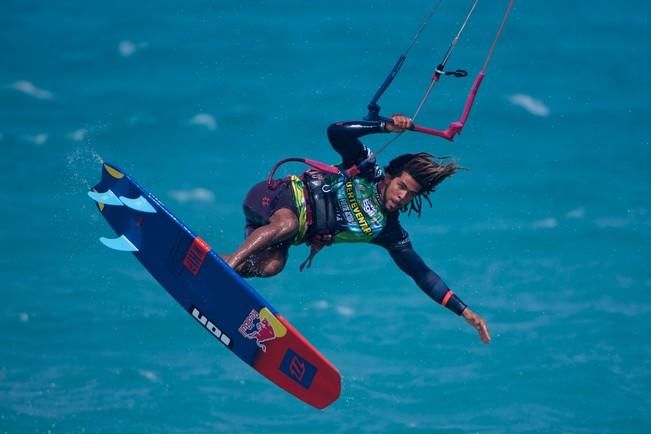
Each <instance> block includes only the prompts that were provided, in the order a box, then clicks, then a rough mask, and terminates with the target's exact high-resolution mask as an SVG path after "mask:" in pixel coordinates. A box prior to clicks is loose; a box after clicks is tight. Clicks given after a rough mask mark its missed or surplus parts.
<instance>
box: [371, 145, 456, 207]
mask: <svg viewBox="0 0 651 434" xmlns="http://www.w3.org/2000/svg"><path fill="white" fill-rule="evenodd" d="M459 169H463V168H462V167H459V166H457V164H456V162H455V161H452V160H450V159H449V157H439V158H437V157H435V156H433V155H432V154H428V153H427V152H419V153H417V154H404V155H400V156H399V157H396V158H394V159H393V160H391V161H390V162H389V165H388V166H387V167H385V168H384V171H385V172H386V173H387V174H389V175H390V176H392V177H395V176H400V174H401V173H403V172H408V173H409V174H410V175H411V176H412V177H413V178H414V179H415V180H416V182H418V183H419V184H420V186H421V190H420V191H419V192H418V193H417V194H416V196H414V199H413V200H412V201H411V202H410V203H409V204H407V205H405V206H404V207H402V208H401V209H400V211H401V212H406V211H409V214H408V215H411V212H412V211H413V212H415V213H416V215H418V217H420V213H421V211H422V208H423V199H425V200H426V201H427V203H429V206H430V208H431V207H432V201H430V199H429V195H430V193H432V192H433V191H434V190H435V189H436V186H437V185H439V184H440V183H441V182H443V180H444V179H445V178H447V177H448V176H452V175H454V174H455V173H456V171H457V170H459Z"/></svg>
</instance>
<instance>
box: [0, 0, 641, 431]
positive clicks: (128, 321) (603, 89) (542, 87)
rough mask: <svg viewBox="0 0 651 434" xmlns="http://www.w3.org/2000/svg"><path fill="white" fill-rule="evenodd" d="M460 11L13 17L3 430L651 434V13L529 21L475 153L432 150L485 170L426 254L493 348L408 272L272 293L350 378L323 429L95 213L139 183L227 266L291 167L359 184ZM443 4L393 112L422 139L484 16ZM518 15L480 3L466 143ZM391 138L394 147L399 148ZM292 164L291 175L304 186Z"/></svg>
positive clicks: (445, 108) (448, 110) (30, 9)
mask: <svg viewBox="0 0 651 434" xmlns="http://www.w3.org/2000/svg"><path fill="white" fill-rule="evenodd" d="M434 3H435V2H422V1H416V0H405V1H401V2H389V1H386V0H376V1H367V0H363V1H355V2H352V1H342V0H332V1H329V2H305V1H298V0H293V1H262V0H252V1H248V2H226V1H216V0H215V1H213V0H211V1H187V2H175V1H140V2H132V1H125V0H114V1H110V2H99V1H79V0H71V1H66V2H52V1H33V0H26V1H15V0H9V1H5V2H3V4H2V7H1V8H0V9H1V10H2V13H0V29H1V30H0V53H2V54H1V55H2V61H1V65H2V67H0V150H1V153H0V177H1V178H0V179H1V180H2V182H1V183H0V200H1V203H2V205H1V211H0V243H1V244H0V245H1V246H2V253H0V432H2V433H4V432H7V433H46V432H52V433H95V432H99V433H122V432H147V433H150V432H151V433H212V432H226V433H231V432H238V433H239V432H244V433H254V432H255V433H303V432H315V433H320V432H325V433H357V432H390V433H396V432H408V433H409V432H414V433H416V432H418V433H420V432H423V433H430V432H442V433H467V432H481V433H501V432H529V433H539V432H543V433H544V432H567V433H601V432H603V433H608V432H621V433H643V432H651V412H650V411H649V408H651V174H650V173H651V172H650V169H649V168H650V167H651V148H650V146H649V133H650V128H649V120H650V119H651V102H650V101H651V99H650V97H651V90H650V89H651V80H650V79H649V71H650V70H651V56H650V55H649V47H650V46H651V26H650V23H649V17H650V16H651V6H650V5H649V2H647V1H641V0H637V1H629V2H626V3H620V2H613V1H594V2H587V1H565V0H563V1H562V0H548V1H545V2H542V1H535V2H534V1H525V0H522V1H520V2H517V3H516V5H515V7H514V9H513V11H512V14H511V18H510V20H509V22H508V24H507V26H506V29H505V30H504V33H503V35H502V39H501V40H500V43H499V45H498V46H497V49H496V51H495V55H494V57H493V59H492V61H491V63H490V65H489V68H488V71H487V76H486V78H485V80H484V82H483V84H482V87H481V89H480V91H479V95H478V97H477V101H476V104H475V106H474V108H473V111H472V114H471V116H470V120H469V122H468V124H467V125H466V128H465V129H464V131H463V134H462V135H461V136H459V137H457V138H456V140H455V141H454V143H449V142H446V141H444V140H441V139H438V138H434V137H430V136H425V135H420V134H416V133H406V134H404V135H403V136H402V137H401V138H400V139H399V140H397V141H396V142H395V143H393V144H392V145H391V146H389V147H388V148H387V150H386V151H384V152H383V153H381V154H380V155H379V159H380V160H381V161H383V162H388V160H389V159H391V158H393V157H395V156H397V155H399V154H401V153H404V152H415V151H430V152H433V153H436V154H438V155H448V156H452V157H454V158H455V159H456V160H457V161H458V162H459V164H461V165H463V166H464V167H466V168H468V169H469V170H467V171H463V172H460V173H458V174H457V175H456V176H454V177H453V178H451V179H450V180H447V181H446V182H445V183H443V184H442V185H441V186H440V188H439V189H438V191H437V192H436V193H435V194H433V195H432V202H433V207H432V208H431V209H430V208H429V207H426V208H425V210H424V212H423V216H422V217H421V218H420V219H419V218H416V217H415V216H411V217H408V218H407V217H406V216H404V217H403V219H402V222H403V225H404V226H405V228H406V229H407V230H408V231H409V233H410V235H411V237H412V239H413V242H414V246H415V248H416V250H417V251H418V252H419V253H420V254H421V255H422V256H423V258H424V259H425V261H426V262H427V263H428V264H429V265H430V266H431V267H432V268H433V269H434V270H435V271H436V272H437V273H438V274H440V275H441V276H442V277H443V279H444V280H445V281H446V282H447V284H448V285H449V286H450V287H451V288H453V289H454V291H455V292H456V293H457V294H459V296H460V297H461V298H462V299H463V300H464V301H465V302H466V303H467V304H468V305H469V306H470V307H471V308H472V309H473V310H474V311H476V312H477V313H478V314H480V315H482V316H483V317H484V318H485V319H486V320H487V322H488V325H489V328H490V331H491V334H492V337H493V341H492V343H491V344H490V345H483V344H482V343H481V342H480V340H479V338H478V336H477V335H476V333H475V331H474V330H473V329H472V328H470V327H469V326H468V325H466V324H465V323H464V321H463V320H462V319H460V318H458V317H456V316H455V315H454V314H452V313H451V312H449V311H447V310H446V309H444V308H442V307H440V306H439V305H437V304H436V303H434V302H433V301H432V300H430V299H429V298H428V297H427V296H425V295H424V294H423V293H422V292H421V291H420V290H419V289H418V287H416V286H415V284H414V283H413V282H412V281H411V280H410V279H409V278H407V277H406V276H405V275H403V274H402V273H401V272H400V271H399V270H398V269H397V267H395V266H394V265H393V262H392V261H391V259H390V257H389V256H388V255H387V254H386V252H385V251H383V250H382V249H380V248H377V247H372V246H368V245H340V246H335V247H332V248H328V249H326V250H325V251H324V252H322V253H321V254H319V255H318V256H317V258H316V259H315V261H314V264H313V267H312V268H311V269H310V270H308V271H306V272H303V273H300V272H299V271H298V265H299V264H300V262H302V260H303V259H304V258H305V256H306V255H307V253H308V251H307V248H306V247H304V246H300V247H295V248H293V249H292V251H291V255H290V260H289V263H288V265H287V267H286V269H285V271H284V272H283V273H281V274H280V275H278V276H276V277H274V278H272V279H258V280H253V281H251V283H252V284H253V285H254V286H255V287H256V288H257V289H258V290H259V291H260V292H261V293H262V294H263V295H264V297H265V298H267V299H268V300H270V301H271V303H272V304H273V305H274V307H275V308H276V309H278V310H279V311H280V312H281V313H283V314H284V316H285V317H286V318H287V319H288V320H289V321H290V322H291V323H292V324H293V325H294V326H295V327H296V328H297V329H299V330H300V331H301V332H302V333H303V334H304V335H305V336H306V337H307V338H308V339H309V340H310V341H311V342H312V343H313V344H314V345H315V346H316V347H317V348H319V350H320V351H321V352H322V353H323V354H324V355H325V356H326V357H328V358H329V359H330V360H331V361H332V362H333V363H334V364H335V365H336V366H337V367H338V368H339V370H340V371H341V374H342V377H343V390H342V395H341V397H340V398H339V400H338V401H336V402H335V403H334V404H333V405H332V406H330V407H329V408H327V409H325V410H323V411H319V410H315V409H313V408H312V407H309V406H308V405H306V404H303V403H302V402H300V401H298V400H297V399H295V398H294V397H292V396H290V395H288V394H286V393H285V392H283V391H282V390H280V389H278V388H277V387H276V386H275V385H273V384H272V383H270V382H268V381H267V380H266V379H265V378H263V377H261V376H260V375H258V374H257V373H256V372H255V371H253V370H252V369H251V368H250V367H248V366H247V365H245V364H243V363H241V361H240V360H239V359H237V358H236V357H235V356H234V355H233V354H231V353H230V352H229V351H227V350H225V349H224V348H223V347H222V346H221V345H219V343H217V342H216V341H215V340H214V339H213V338H212V337H211V336H210V335H209V334H208V333H206V332H204V331H202V330H201V328H200V327H198V326H197V324H195V321H193V320H192V318H191V317H189V316H188V315H187V313H185V312H184V311H183V309H181V308H180V307H179V306H178V305H177V304H176V302H175V301H174V300H173V299H172V298H171V297H170V296H169V295H168V294H167V293H166V292H165V291H164V290H163V289H162V288H161V287H160V286H159V285H158V284H157V283H156V282H155V281H154V280H153V279H152V278H151V277H150V276H149V275H148V274H147V272H146V271H145V270H144V269H143V268H142V267H141V266H140V264H139V263H138V262H137V261H136V260H135V258H133V257H132V256H131V255H129V254H121V253H118V252H114V251H110V250H108V249H106V248H104V247H103V246H102V245H101V244H100V243H99V242H98V238H99V237H100V236H112V231H111V230H110V228H109V226H108V225H107V224H106V222H105V221H104V220H103V219H102V218H101V216H100V215H99V213H98V212H97V210H96V207H95V205H94V204H93V203H92V201H91V200H90V199H89V198H88V197H87V196H86V192H87V190H88V188H89V187H90V186H92V185H94V183H95V182H96V181H97V180H98V179H99V175H100V169H101V162H102V161H104V160H106V161H110V162H112V163H114V164H116V165H118V166H120V167H122V168H123V169H124V170H125V171H127V173H129V174H130V175H132V176H133V177H134V178H135V179H137V180H138V181H139V182H140V183H141V184H142V185H143V186H145V187H146V188H147V189H148V190H150V191H151V192H152V193H153V194H154V195H156V196H157V197H158V198H159V199H160V200H162V201H163V202H164V203H165V204H166V205H167V206H168V208H170V209H171V210H172V211H173V212H174V213H175V214H176V215H177V216H178V217H179V218H180V219H181V220H182V221H183V222H184V223H185V224H187V225H188V226H189V227H190V228H192V229H193V230H194V231H195V232H197V233H198V234H199V235H201V236H202V237H203V238H204V239H205V240H207V241H208V242H209V243H210V244H211V245H212V246H213V247H214V248H215V249H216V250H219V251H222V252H230V251H232V250H234V249H235V248H236V247H237V246H238V244H239V243H240V242H241V241H242V236H243V231H242V227H243V214H242V210H241V201H242V199H243V197H244V195H245V194H246V192H247V190H248V189H249V187H250V186H252V185H253V184H254V183H256V182H258V181H259V180H262V179H263V178H265V177H266V175H267V173H268V171H269V169H270V168H271V166H272V165H273V164H274V163H275V162H276V161H277V160H279V159H281V158H284V157H288V156H305V157H310V158H313V159H318V160H324V161H328V162H333V163H336V162H338V161H337V154H336V153H335V152H334V151H333V150H332V149H331V148H330V146H329V144H328V141H327V138H326V136H325V129H326V127H327V126H328V125H329V124H330V123H332V122H335V121H340V120H351V119H359V118H361V117H363V116H364V115H365V114H366V105H367V103H368V102H369V100H370V98H371V96H372V95H373V93H374V92H375V90H376V89H377V88H378V86H379V85H380V83H381V82H382V80H383V79H384V77H385V76H386V74H387V73H388V72H389V71H390V69H391V67H392V66H393V64H394V63H395V61H396V60H397V58H398V56H399V54H400V53H401V52H402V51H403V50H404V49H405V48H406V47H407V45H408V44H409V42H410V41H411V38H412V37H413V35H414V33H415V32H416V30H417V29H418V26H419V25H420V23H421V22H422V20H423V19H424V18H425V17H426V16H427V14H428V13H429V11H430V10H431V8H432V6H433V4H434ZM470 3H471V2H470V1H465V0H464V1H461V0H443V2H442V4H441V6H440V8H439V9H438V11H437V13H436V14H435V15H434V17H433V18H432V21H431V23H430V25H429V26H428V27H427V29H426V30H425V31H424V32H423V34H422V36H421V38H420V39H419V40H418V42H417V43H416V45H415V46H414V48H413V49H412V50H411V52H410V53H409V57H408V58H407V61H406V63H405V65H404V67H403V69H402V71H401V73H400V74H399V75H398V77H397V78H396V81H395V82H394V84H393V85H392V86H391V87H390V88H389V90H388V91H387V93H386V94H385V96H384V97H383V98H382V99H381V101H380V105H381V106H382V107H383V113H384V114H386V115H390V114H391V113H396V112H401V113H405V114H408V115H411V114H413V112H414V111H415V109H416V106H417V105H418V102H419V100H420V98H421V96H422V95H423V93H424V91H425V89H426V87H427V85H428V83H429V79H430V76H431V73H432V68H433V67H434V66H435V65H436V64H437V63H438V62H439V61H440V60H441V58H442V56H443V55H444V53H445V51H446V49H447V47H448V44H449V43H450V41H451V39H452V37H453V36H454V34H455V33H456V31H457V29H458V26H459V25H460V23H461V22H462V20H463V17H464V15H465V13H466V10H467V9H468V7H469V5H470ZM506 5H507V1H506V0H500V1H499V2H489V1H483V0H480V2H479V5H478V7H477V9H476V11H475V14H474V15H473V17H472V19H471V21H470V23H469V25H468V27H467V29H466V32H465V33H464V34H463V36H462V38H461V40H460V41H459V44H458V46H457V49H456V51H455V52H454V54H453V56H452V58H451V60H450V62H449V63H448V69H457V68H463V69H467V70H468V71H469V77H467V78H465V79H460V78H453V77H444V78H443V79H442V80H441V82H440V83H439V85H438V86H437V87H436V88H435V89H434V91H433V93H432V96H431V97H430V99H429V101H428V103H427V105H426V106H425V107H424V109H423V110H422V112H421V113H420V115H419V117H418V123H421V124H423V125H427V126H433V127H438V128H442V127H445V126H447V124H448V123H449V122H450V121H452V120H455V119H457V117H458V116H459V113H460V112H461V109H462V107H463V103H464V101H465V98H466V94H467V92H468V89H469V88H470V85H471V83H472V79H473V77H474V75H475V74H476V73H477V72H478V70H479V69H480V68H481V66H482V64H483V62H484V58H485V56H486V53H487V51H488V49H489V47H490V44H491V41H492V38H493V35H494V33H495V31H496V30H497V27H498V25H499V22H500V20H501V18H502V14H503V12H504V8H505V7H506ZM386 139H387V136H380V137H369V138H368V140H366V143H367V144H368V145H369V146H371V147H373V148H376V149H377V148H379V147H380V146H381V145H382V144H383V143H384V142H385V141H386ZM302 169H303V168H302V167H301V166H300V165H294V166H291V165H290V166H286V167H283V169H281V175H284V174H288V173H292V172H295V173H296V172H299V171H301V170H302Z"/></svg>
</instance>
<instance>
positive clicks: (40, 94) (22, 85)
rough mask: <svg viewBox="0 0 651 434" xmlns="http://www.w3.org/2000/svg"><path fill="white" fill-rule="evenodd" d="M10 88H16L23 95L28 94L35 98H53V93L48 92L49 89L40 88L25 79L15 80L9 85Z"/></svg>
mask: <svg viewBox="0 0 651 434" xmlns="http://www.w3.org/2000/svg"><path fill="white" fill-rule="evenodd" d="M11 88H12V89H14V90H17V91H18V92H22V93H24V94H25V95H29V96H31V97H33V98H36V99H43V100H45V99H52V98H54V94H53V93H52V92H50V91H49V90H45V89H41V88H39V87H36V86H34V84H33V83H31V82H29V81H25V80H19V81H17V82H15V83H14V84H12V85H11Z"/></svg>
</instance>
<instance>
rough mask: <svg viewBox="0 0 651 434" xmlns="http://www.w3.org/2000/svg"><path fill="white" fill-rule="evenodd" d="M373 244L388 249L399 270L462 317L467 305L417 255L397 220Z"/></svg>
mask: <svg viewBox="0 0 651 434" xmlns="http://www.w3.org/2000/svg"><path fill="white" fill-rule="evenodd" d="M373 244H377V245H380V246H382V247H384V248H386V249H387V250H388V251H389V254H390V255H391V258H392V259H393V261H394V262H395V263H396V265H398V268H400V269H401V270H402V271H403V272H404V273H406V274H407V275H408V276H409V277H411V278H412V279H414V282H416V284H417V285H418V287H419V288H420V289H421V290H422V291H423V292H424V293H425V294H427V295H428V296H430V298H432V299H433V300H434V301H436V302H437V303H439V304H441V305H443V306H445V307H447V308H448V309H450V310H451V311H452V312H454V313H456V314H457V315H461V313H462V312H463V310H464V309H465V308H466V305H465V303H464V302H463V301H461V299H460V298H459V297H457V296H456V295H455V294H454V293H453V292H452V291H451V290H450V288H448V286H447V285H446V284H445V282H444V281H443V279H441V277H439V275H438V274H436V273H435V272H434V271H432V270H431V269H430V268H429V267H428V266H427V265H426V264H425V262H424V261H423V259H422V258H421V257H420V256H419V255H418V253H416V251H415V250H414V248H413V246H412V245H411V241H410V240H409V235H408V234H407V232H406V231H405V230H404V229H403V228H402V226H401V225H400V224H399V223H397V218H395V220H394V219H391V221H390V223H389V225H388V226H387V228H385V231H383V233H381V234H380V235H379V236H378V237H377V238H376V240H374V241H373Z"/></svg>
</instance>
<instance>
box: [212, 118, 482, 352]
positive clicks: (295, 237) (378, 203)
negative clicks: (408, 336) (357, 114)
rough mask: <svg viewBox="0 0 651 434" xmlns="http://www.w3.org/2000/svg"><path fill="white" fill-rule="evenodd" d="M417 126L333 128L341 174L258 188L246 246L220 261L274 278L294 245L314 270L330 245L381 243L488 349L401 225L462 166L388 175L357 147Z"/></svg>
mask: <svg viewBox="0 0 651 434" xmlns="http://www.w3.org/2000/svg"><path fill="white" fill-rule="evenodd" d="M412 126H413V122H412V121H411V119H409V118H408V117H406V116H403V115H394V116H392V118H391V120H377V121H353V122H337V123H335V124H332V125H330V127H329V128H328V139H329V140H330V143H331V144H332V146H333V148H334V149H335V150H336V151H337V152H338V153H339V154H340V155H341V157H342V163H341V164H340V165H339V166H338V167H339V168H340V169H341V172H340V173H339V174H331V173H324V172H321V171H318V170H314V169H310V170H307V171H306V172H304V173H303V174H302V175H300V176H297V175H291V176H288V177H287V178H284V179H281V180H271V179H270V180H269V181H268V182H267V181H263V182H260V183H259V184H257V185H255V186H254V187H253V188H252V189H251V190H250V191H249V193H248V195H247V196H246V199H245V201H244V214H245V216H246V227H245V230H246V239H245V241H244V242H243V243H242V245H241V246H240V247H239V248H238V249H237V250H236V251H235V252H233V253H232V254H231V255H222V257H223V258H224V259H225V260H226V262H227V263H228V264H229V265H230V266H231V267H232V268H233V269H235V270H236V271H237V272H238V273H239V274H240V275H242V276H244V277H270V276H273V275H275V274H277V273H279V272H280V271H282V269H283V268H284V266H285V263H286V262H287V256H288V251H289V247H290V246H291V245H292V244H302V243H306V244H308V245H309V246H310V248H311V251H310V256H309V257H308V259H307V261H305V263H303V265H301V269H303V268H304V267H305V266H308V267H309V265H310V263H311V261H312V259H313V257H314V255H315V254H316V253H317V252H318V251H319V250H320V249H321V248H323V247H324V246H326V245H329V244H333V243H335V244H337V243H342V242H368V243H371V244H376V245H379V246H382V247H384V248H385V249H386V250H387V251H388V252H389V254H390V255H391V258H392V259H393V260H394V262H395V263H396V265H397V266H398V267H399V268H400V269H401V270H402V271H403V272H405V273H406V274H407V275H409V276H410V277H411V278H412V279H413V280H414V281H415V282H416V284H417V285H418V286H419V287H420V289H421V290H423V291H424V292H425V293H426V294H427V295H428V296H430V297H431V298H432V299H434V300H435V301H436V302H438V303H440V304H442V305H443V306H446V307H447V308H448V309H450V310H451V311H452V312H454V313H456V314H457V315H460V316H463V318H464V319H465V320H466V321H467V322H468V323H469V324H470V325H471V326H473V327H474V328H476V329H477V331H478V333H479V336H480V338H481V340H482V341H483V342H485V343H488V342H490V334H489V331H488V327H487V325H486V321H484V319H482V318H481V317H480V316H479V315H477V314H476V313H474V312H473V311H472V310H470V308H468V307H467V306H466V305H465V304H464V303H463V301H461V299H460V298H459V297H458V296H457V295H456V294H454V293H453V292H452V291H451V290H450V289H449V288H448V286H447V285H446V284H445V283H444V282H443V280H442V279H441V278H440V277H439V276H438V275H437V274H436V273H435V272H434V271H432V270H431V269H430V268H429V267H428V266H427V265H426V264H425V263H424V262H423V260H422V259H421V257H420V256H419V255H418V254H417V253H416V252H415V251H414V249H413V247H412V243H411V241H410V239H409V235H408V234H407V232H406V231H405V230H404V229H403V227H402V225H401V224H400V221H399V215H400V212H409V213H411V212H415V213H416V214H417V215H418V216H420V213H421V208H422V201H423V199H425V200H426V201H428V202H429V198H428V196H429V194H430V193H432V192H433V191H434V189H435V188H436V187H437V186H438V185H439V184H440V183H441V182H442V181H443V180H444V179H446V178H448V177H449V176H451V175H453V174H454V173H455V172H456V171H457V169H458V166H457V165H456V164H455V163H454V162H453V161H446V160H441V159H437V158H436V157H434V156H432V155H431V154H428V153H425V152H421V153H416V154H405V155H401V156H399V157H397V158H395V159H393V160H391V161H390V162H389V165H388V166H386V167H385V168H384V170H383V169H382V168H381V167H380V166H379V165H378V164H377V163H376V161H375V156H374V155H373V153H372V152H371V151H370V149H368V148H367V147H366V146H365V145H364V144H363V143H362V142H361V141H360V140H359V139H360V137H362V136H365V135H367V134H375V133H387V132H394V133H401V132H403V131H405V130H406V129H409V128H411V127H412ZM351 173H352V174H353V176H350V174H351ZM430 205H431V203H430Z"/></svg>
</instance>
